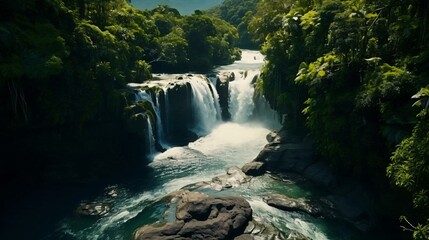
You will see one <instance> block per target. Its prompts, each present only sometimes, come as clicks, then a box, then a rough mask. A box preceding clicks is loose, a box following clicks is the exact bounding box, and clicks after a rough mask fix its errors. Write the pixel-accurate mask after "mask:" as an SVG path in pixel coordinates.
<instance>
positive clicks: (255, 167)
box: [241, 162, 265, 176]
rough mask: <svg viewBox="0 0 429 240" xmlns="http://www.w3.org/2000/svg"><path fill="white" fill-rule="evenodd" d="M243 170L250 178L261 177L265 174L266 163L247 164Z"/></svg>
mask: <svg viewBox="0 0 429 240" xmlns="http://www.w3.org/2000/svg"><path fill="white" fill-rule="evenodd" d="M241 170H242V171H243V172H244V173H245V174H246V175H249V176H260V175H262V174H264V173H265V167H264V163H262V162H249V163H246V164H245V165H244V166H243V167H242V168H241Z"/></svg>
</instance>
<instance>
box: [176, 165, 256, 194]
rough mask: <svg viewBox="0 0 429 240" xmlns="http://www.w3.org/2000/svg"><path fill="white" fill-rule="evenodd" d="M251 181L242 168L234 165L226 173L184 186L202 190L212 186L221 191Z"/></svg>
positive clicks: (189, 188) (188, 188)
mask: <svg viewBox="0 0 429 240" xmlns="http://www.w3.org/2000/svg"><path fill="white" fill-rule="evenodd" d="M248 181H250V177H249V176H247V175H246V174H245V173H244V172H243V171H242V170H241V169H240V168H238V167H236V166H233V167H230V168H228V169H227V171H226V174H225V175H220V176H216V177H214V178H213V179H212V180H211V181H205V182H197V183H193V184H191V185H188V186H186V187H184V189H187V190H201V189H206V188H211V189H213V190H217V191H221V190H223V189H226V188H234V187H238V186H240V185H241V184H243V183H246V182H248Z"/></svg>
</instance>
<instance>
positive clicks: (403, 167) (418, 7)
mask: <svg viewBox="0 0 429 240" xmlns="http://www.w3.org/2000/svg"><path fill="white" fill-rule="evenodd" d="M427 9H428V2H427V1H418V0H404V1H390V0H385V1H372V0H348V1H339V0H329V1H307V0H296V1H295V0H287V1H259V3H258V5H257V7H256V11H255V13H254V14H253V16H252V17H251V19H250V23H249V30H250V32H251V33H253V37H254V40H255V41H256V42H258V41H262V42H264V43H263V46H262V51H263V52H264V53H265V54H266V64H265V66H264V68H263V71H262V73H261V78H262V84H261V85H262V88H263V93H264V94H265V96H266V98H267V99H268V101H269V102H270V104H271V106H272V107H274V108H275V109H276V110H278V111H279V112H281V113H282V114H286V115H287V118H286V122H285V128H286V129H287V130H289V131H294V132H295V133H297V134H302V135H305V134H310V135H311V136H312V138H313V139H314V140H315V143H316V146H317V148H318V151H319V153H320V154H321V155H322V156H323V157H324V159H326V160H327V161H328V162H329V163H330V164H331V165H332V166H333V168H334V169H336V170H337V172H338V173H339V174H342V175H354V176H356V177H359V178H362V179H364V181H366V182H368V184H369V185H371V186H373V187H374V188H377V189H381V188H384V187H385V185H384V184H383V182H384V179H385V175H386V167H388V166H389V167H388V171H387V175H388V176H389V177H390V178H391V179H392V180H393V182H394V183H395V184H396V185H397V186H399V187H403V188H405V189H406V190H408V191H409V192H410V193H411V195H412V196H413V198H414V203H415V207H417V208H418V209H419V213H418V214H412V215H411V216H409V218H408V220H410V222H411V223H413V222H420V223H421V224H418V225H415V226H414V225H413V226H414V227H410V228H412V229H413V230H415V233H414V237H415V238H416V239H426V238H427V236H428V225H425V224H427V216H428V213H429V208H428V204H429V200H428V198H429V195H428V194H429V192H428V191H427V186H428V182H427V176H428V174H427V169H429V162H428V159H429V158H428V155H427V150H426V148H425V147H423V146H426V145H427V137H428V136H427V133H428V129H427V128H426V126H427V124H428V118H427V117H426V115H427V114H426V111H427V110H425V109H423V110H421V111H422V112H420V113H419V114H418V110H417V108H416V107H412V105H413V103H414V101H415V100H414V99H412V96H413V95H414V94H416V93H417V92H418V91H419V89H421V88H422V89H423V90H421V91H420V92H419V93H420V94H418V96H419V98H421V99H420V100H419V101H420V103H421V105H423V106H425V103H427V102H426V99H427V97H426V95H424V94H425V93H426V91H427V89H426V90H424V89H425V87H426V86H427V85H428V84H429V78H428V73H429V71H428V69H429V68H428V67H429V66H428V62H429V61H428V60H429V59H428V56H429V55H428V52H429V49H428V43H429V39H428V38H429V31H428V28H427V25H428V23H429V19H428V11H427ZM417 114H418V115H417ZM416 115H417V117H416ZM398 144H399V145H398ZM390 156H392V157H391V159H392V160H390ZM377 186H378V187H377ZM399 211H400V210H399ZM403 214H405V213H403ZM405 215H406V214H405Z"/></svg>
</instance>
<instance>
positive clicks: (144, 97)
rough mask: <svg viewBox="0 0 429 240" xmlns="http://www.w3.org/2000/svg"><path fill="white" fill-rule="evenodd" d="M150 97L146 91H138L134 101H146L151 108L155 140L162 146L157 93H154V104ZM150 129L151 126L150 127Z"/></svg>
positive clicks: (161, 128)
mask: <svg viewBox="0 0 429 240" xmlns="http://www.w3.org/2000/svg"><path fill="white" fill-rule="evenodd" d="M152 99H153V98H152V95H151V94H150V93H148V92H146V91H139V92H137V94H136V100H137V101H148V102H149V103H150V104H151V106H152V109H153V110H154V112H155V117H156V119H155V121H156V127H155V129H156V136H155V139H158V141H159V142H160V144H162V139H163V135H164V134H163V126H162V122H161V111H160V104H159V100H158V99H159V92H158V93H156V96H155V99H156V102H155V103H154V102H153V100H152ZM151 127H152V125H151Z"/></svg>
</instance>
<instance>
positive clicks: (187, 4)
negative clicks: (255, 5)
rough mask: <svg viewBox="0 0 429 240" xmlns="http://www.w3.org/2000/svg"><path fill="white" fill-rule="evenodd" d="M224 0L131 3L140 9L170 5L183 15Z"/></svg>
mask: <svg viewBox="0 0 429 240" xmlns="http://www.w3.org/2000/svg"><path fill="white" fill-rule="evenodd" d="M222 1H223V0H132V1H131V4H132V5H133V6H134V7H136V8H139V9H153V8H154V7H156V6H157V5H169V6H170V7H173V8H176V9H177V10H179V12H180V14H182V15H190V14H192V13H193V12H194V11H195V10H205V9H207V8H210V7H213V6H216V5H218V4H220V3H222Z"/></svg>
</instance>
